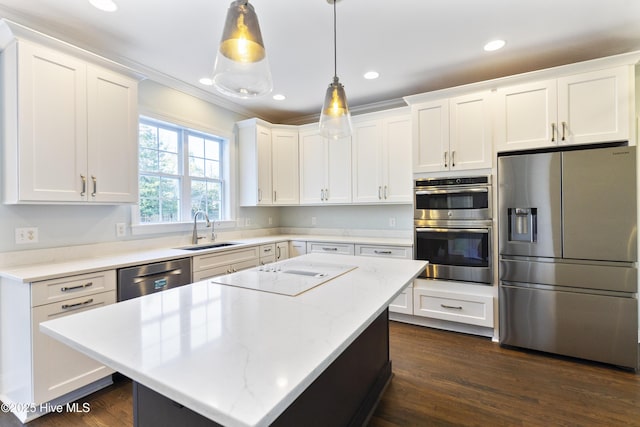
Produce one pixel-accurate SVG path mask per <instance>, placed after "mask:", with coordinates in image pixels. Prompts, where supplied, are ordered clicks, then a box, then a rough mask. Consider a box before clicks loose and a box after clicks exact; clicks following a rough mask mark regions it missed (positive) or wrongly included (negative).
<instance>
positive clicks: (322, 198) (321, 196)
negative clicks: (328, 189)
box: [320, 188, 324, 200]
mask: <svg viewBox="0 0 640 427" xmlns="http://www.w3.org/2000/svg"><path fill="white" fill-rule="evenodd" d="M320 200H324V189H323V188H321V189H320Z"/></svg>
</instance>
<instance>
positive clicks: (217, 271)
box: [193, 258, 258, 282]
mask: <svg viewBox="0 0 640 427" xmlns="http://www.w3.org/2000/svg"><path fill="white" fill-rule="evenodd" d="M257 266H258V258H253V259H250V260H247V261H242V262H238V263H235V264H232V265H223V266H220V267H215V268H211V269H207V270H201V271H194V272H193V281H194V282H199V281H200V280H207V279H211V278H212V277H217V276H224V275H225V274H230V273H235V272H236V271H240V270H246V269H247V268H252V267H257Z"/></svg>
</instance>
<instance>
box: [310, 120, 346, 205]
mask: <svg viewBox="0 0 640 427" xmlns="http://www.w3.org/2000/svg"><path fill="white" fill-rule="evenodd" d="M350 202H351V138H342V139H337V140H334V139H327V138H323V137H322V136H321V135H320V131H319V130H318V129H317V128H315V127H314V129H309V130H304V131H301V132H300V204H341V203H350Z"/></svg>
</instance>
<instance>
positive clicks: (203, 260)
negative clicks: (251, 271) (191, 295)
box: [192, 246, 260, 282]
mask: <svg viewBox="0 0 640 427" xmlns="http://www.w3.org/2000/svg"><path fill="white" fill-rule="evenodd" d="M259 263H260V247H259V246H253V247H250V248H243V249H233V250H227V251H224V252H222V253H219V252H218V253H211V254H206V255H199V256H194V257H193V263H192V266H193V267H192V268H193V271H192V275H193V281H194V282H198V281H200V280H206V279H210V278H212V277H216V276H222V275H223V274H229V273H235V272H236V271H240V270H245V269H247V268H251V267H257V266H258V265H259Z"/></svg>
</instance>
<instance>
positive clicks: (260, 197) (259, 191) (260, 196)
mask: <svg viewBox="0 0 640 427" xmlns="http://www.w3.org/2000/svg"><path fill="white" fill-rule="evenodd" d="M258 201H259V202H261V201H262V190H261V189H259V188H258Z"/></svg>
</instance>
